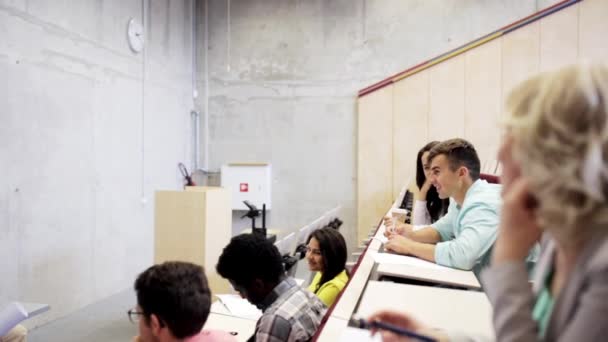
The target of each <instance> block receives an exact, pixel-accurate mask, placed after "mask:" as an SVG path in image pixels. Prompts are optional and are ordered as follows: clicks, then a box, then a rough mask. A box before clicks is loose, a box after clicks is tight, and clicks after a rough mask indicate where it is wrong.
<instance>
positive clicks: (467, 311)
mask: <svg viewBox="0 0 608 342" xmlns="http://www.w3.org/2000/svg"><path fill="white" fill-rule="evenodd" d="M384 309H392V310H397V311H401V312H407V313H410V314H411V315H412V316H414V317H415V318H417V319H419V320H420V321H421V322H424V323H425V324H428V325H429V326H431V327H435V328H440V329H446V330H453V331H460V332H464V333H467V334H473V335H476V336H479V337H482V338H483V337H485V338H487V339H490V338H491V336H493V334H494V333H493V328H492V307H491V305H490V302H489V301H488V298H487V297H486V295H485V294H484V293H482V292H476V291H466V290H452V289H444V288H439V287H429V286H416V285H405V284H397V283H392V282H379V281H374V280H371V281H369V283H368V284H367V288H366V289H365V292H364V293H363V296H362V298H361V302H360V303H359V307H358V309H357V314H359V315H361V316H363V317H368V316H370V315H371V314H373V313H375V312H376V311H379V310H384Z"/></svg>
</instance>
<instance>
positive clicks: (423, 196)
mask: <svg viewBox="0 0 608 342" xmlns="http://www.w3.org/2000/svg"><path fill="white" fill-rule="evenodd" d="M432 185H433V184H432V183H431V180H430V178H427V179H426V180H425V181H424V184H422V187H421V188H420V191H418V193H417V194H416V195H417V196H416V199H417V200H419V201H426V194H428V192H429V189H430V188H431V186H432Z"/></svg>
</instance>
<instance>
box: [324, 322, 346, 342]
mask: <svg viewBox="0 0 608 342" xmlns="http://www.w3.org/2000/svg"><path fill="white" fill-rule="evenodd" d="M347 325H348V321H347V320H345V319H341V318H336V317H330V318H329V319H328V320H327V322H325V326H324V327H323V331H321V334H319V336H318V337H317V341H318V342H335V341H339V340H340V337H341V336H342V333H343V332H344V329H346V326H347Z"/></svg>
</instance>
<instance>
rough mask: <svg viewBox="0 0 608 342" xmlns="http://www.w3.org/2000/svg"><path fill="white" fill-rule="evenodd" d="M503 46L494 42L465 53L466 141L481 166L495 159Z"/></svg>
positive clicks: (497, 41)
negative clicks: (479, 160) (471, 145)
mask: <svg viewBox="0 0 608 342" xmlns="http://www.w3.org/2000/svg"><path fill="white" fill-rule="evenodd" d="M501 55H502V46H501V43H500V40H494V41H492V42H490V43H487V44H485V45H482V46H480V47H478V48H476V49H473V50H471V51H468V52H467V53H466V54H465V73H466V76H465V79H466V80H465V127H464V129H465V134H464V137H465V139H467V140H469V141H470V142H472V143H473V145H474V146H475V148H476V149H477V153H478V155H479V158H480V159H481V163H482V165H484V163H486V162H488V161H489V160H493V159H495V158H496V151H497V149H498V143H499V141H500V135H501V133H500V132H501V130H500V112H501V106H502V75H501V66H502V61H501V59H502V57H501Z"/></svg>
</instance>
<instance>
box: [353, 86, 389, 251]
mask: <svg viewBox="0 0 608 342" xmlns="http://www.w3.org/2000/svg"><path fill="white" fill-rule="evenodd" d="M358 131H359V133H358V148H357V151H358V152H357V153H358V155H357V197H358V199H357V216H358V219H357V231H358V240H359V241H360V240H361V239H363V238H365V237H366V236H367V234H368V232H369V230H370V228H371V227H372V226H373V225H375V224H376V223H377V222H378V221H379V220H380V219H381V218H382V216H383V215H384V214H385V213H386V211H387V210H388V209H389V208H390V206H391V204H392V203H393V198H392V191H391V189H392V182H393V174H392V173H393V150H392V148H393V134H392V132H393V86H392V85H391V86H388V87H385V88H383V89H380V90H378V91H375V92H373V93H371V94H369V95H366V96H364V97H361V98H359V116H358Z"/></svg>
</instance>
